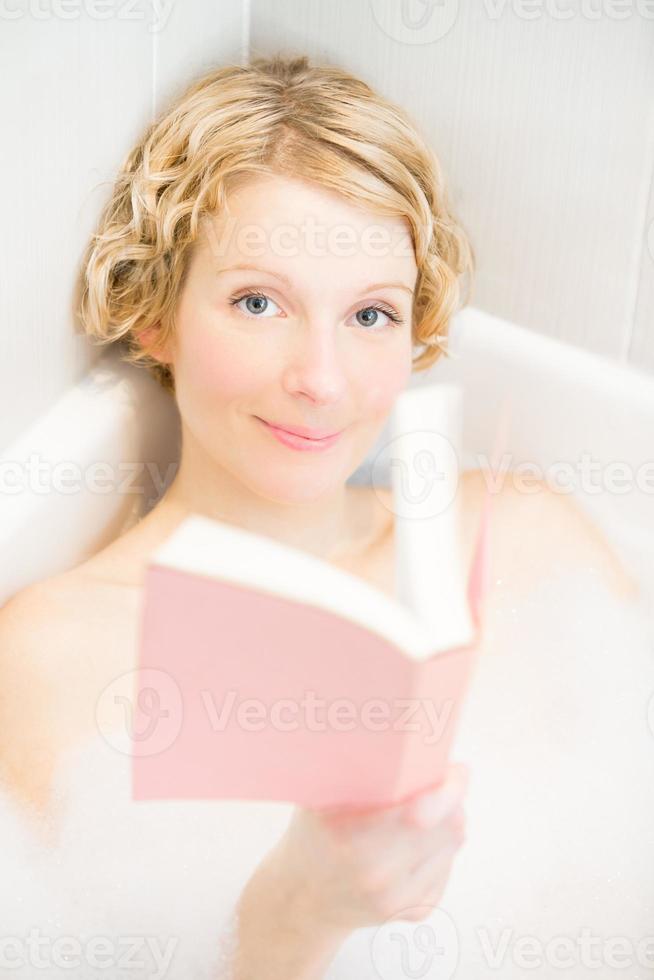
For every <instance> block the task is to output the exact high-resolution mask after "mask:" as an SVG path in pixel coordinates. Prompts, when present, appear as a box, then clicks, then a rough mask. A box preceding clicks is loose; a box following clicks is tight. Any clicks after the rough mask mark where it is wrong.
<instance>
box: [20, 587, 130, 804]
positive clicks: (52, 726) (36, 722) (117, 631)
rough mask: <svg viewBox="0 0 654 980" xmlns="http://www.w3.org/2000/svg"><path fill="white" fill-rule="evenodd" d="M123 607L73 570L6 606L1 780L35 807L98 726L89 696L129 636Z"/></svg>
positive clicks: (104, 679)
mask: <svg viewBox="0 0 654 980" xmlns="http://www.w3.org/2000/svg"><path fill="white" fill-rule="evenodd" d="M121 602H124V600H121ZM120 608H121V606H120V604H119V602H118V599H117V596H116V595H115V594H114V593H113V592H112V590H110V589H106V588H101V587H99V586H98V585H96V584H94V583H93V582H91V581H89V580H87V579H86V578H85V577H84V576H81V575H79V574H78V573H77V572H76V571H75V570H73V571H71V572H66V573H62V574H60V575H56V576H53V577H51V578H48V579H44V580H43V581H40V582H36V583H34V584H31V585H29V586H26V587H25V588H22V589H20V590H19V591H18V592H17V593H16V594H15V595H13V596H12V597H11V598H10V599H9V600H8V601H7V602H6V603H5V604H4V605H3V606H2V608H0V778H2V781H3V782H4V783H5V785H7V786H8V787H9V788H10V789H11V790H12V791H13V792H14V793H15V795H16V796H17V797H18V798H19V799H21V800H22V801H23V802H27V803H29V804H31V805H32V806H35V807H37V809H42V808H44V807H45V806H46V803H47V801H48V799H49V795H50V780H51V776H52V773H53V770H54V767H55V765H56V763H57V761H58V759H59V758H60V756H61V753H62V752H64V751H65V750H66V749H67V748H68V747H72V746H73V745H74V744H75V743H76V742H78V741H79V739H80V737H81V736H82V735H83V734H85V733H89V732H92V731H93V730H94V726H95V716H94V708H95V699H94V698H93V697H90V696H89V694H90V692H94V691H97V690H99V689H101V688H102V685H103V684H105V683H106V682H107V678H108V676H109V675H108V670H109V669H110V663H111V661H110V658H109V657H108V656H107V653H108V650H109V649H110V648H112V649H114V650H116V651H118V654H117V660H118V662H120V650H121V647H122V646H123V644H122V643H121V636H122V637H123V638H124V640H125V643H128V641H129V632H128V617H126V616H124V615H123V616H121V615H120ZM123 608H124V606H123ZM111 669H114V668H111Z"/></svg>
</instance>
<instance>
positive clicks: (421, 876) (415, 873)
mask: <svg viewBox="0 0 654 980" xmlns="http://www.w3.org/2000/svg"><path fill="white" fill-rule="evenodd" d="M460 846H461V844H460V843H458V842H451V843H449V844H446V845H445V846H443V847H442V848H441V849H440V850H438V851H435V852H432V854H430V855H429V856H428V857H427V858H425V859H424V860H423V861H421V862H420V863H419V864H418V865H417V866H416V867H415V868H414V869H413V870H412V872H411V873H410V875H409V877H408V878H407V880H406V882H405V884H404V885H403V886H402V888H401V890H400V891H399V893H398V897H397V912H398V914H400V911H401V909H403V908H412V907H414V906H416V905H420V906H425V905H430V906H432V907H433V908H436V907H437V906H438V903H439V902H440V901H441V899H442V896H443V893H444V892H445V888H446V886H447V882H448V879H449V876H450V873H451V871H452V867H453V865H454V861H455V859H456V856H457V853H458V851H459V848H460Z"/></svg>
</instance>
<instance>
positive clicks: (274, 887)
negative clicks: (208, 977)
mask: <svg viewBox="0 0 654 980" xmlns="http://www.w3.org/2000/svg"><path fill="white" fill-rule="evenodd" d="M236 916H237V918H236V943H235V948H234V951H233V953H232V964H231V972H229V973H228V977H229V980H322V977H323V976H324V973H325V971H326V969H327V967H328V966H329V964H330V963H331V961H332V959H333V958H334V956H335V955H336V953H337V951H338V949H339V947H340V946H341V944H342V943H343V942H344V940H345V939H346V938H347V936H348V932H347V931H344V930H342V931H339V930H337V929H336V928H335V927H330V926H328V925H326V924H323V923H322V922H321V921H320V920H319V916H316V915H315V914H312V911H311V909H310V908H308V906H307V905H306V903H305V901H304V899H303V897H301V896H300V895H299V893H298V892H297V891H296V890H294V889H293V887H292V885H291V884H290V882H287V880H286V879H285V877H284V874H283V865H282V862H281V860H280V858H279V852H278V850H277V849H276V848H273V849H272V850H271V851H269V852H268V854H267V855H266V857H265V858H264V860H263V861H262V862H261V864H260V865H259V866H258V868H257V870H256V871H255V873H254V874H253V876H252V877H251V878H250V880H249V881H248V883H247V885H246V887H245V888H244V890H243V892H242V894H241V897H240V899H239V903H238V906H237V908H236Z"/></svg>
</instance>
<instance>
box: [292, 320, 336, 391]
mask: <svg viewBox="0 0 654 980" xmlns="http://www.w3.org/2000/svg"><path fill="white" fill-rule="evenodd" d="M344 355H345V351H344V350H343V349H342V346H341V345H340V344H339V337H338V336H337V331H336V330H335V329H334V324H333V323H329V324H327V323H325V322H317V321H312V322H305V323H303V324H300V325H298V329H297V332H296V336H295V338H294V343H293V345H292V350H291V353H290V354H289V356H288V359H287V363H286V366H285V369H284V377H283V384H284V388H285V390H286V391H288V392H289V393H290V394H292V395H298V394H299V395H304V396H305V397H306V398H308V399H310V400H311V401H312V402H315V403H316V404H325V405H326V404H329V403H331V402H336V401H338V400H339V399H340V398H342V397H343V394H344V391H345V385H346V375H345V371H344V362H343V358H344Z"/></svg>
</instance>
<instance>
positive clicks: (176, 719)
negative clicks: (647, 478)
mask: <svg viewBox="0 0 654 980" xmlns="http://www.w3.org/2000/svg"><path fill="white" fill-rule="evenodd" d="M460 394H461V393H460V391H459V389H458V388H455V387H453V386H449V385H448V386H445V385H429V386H426V385H423V386H421V387H416V388H413V389H409V390H408V391H406V392H404V393H403V394H402V395H401V396H400V398H399V399H398V402H397V403H396V409H395V413H394V416H393V419H394V430H393V436H392V439H391V441H390V443H389V446H388V447H387V448H390V454H391V456H392V465H391V476H392V485H393V507H394V512H395V532H394V534H395V539H394V544H395V562H396V593H397V596H396V598H395V599H393V598H392V597H390V596H388V595H387V594H386V593H384V592H382V591H380V590H378V589H377V588H375V587H374V586H372V585H371V584H368V583H367V582H366V581H364V580H363V579H362V578H359V577H358V576H356V575H354V574H351V573H349V572H346V571H343V570H341V569H338V568H336V567H335V566H333V565H331V564H329V563H328V562H324V561H322V560H320V559H318V558H316V557H314V556H312V555H310V554H308V553H306V552H303V551H301V550H299V549H295V548H291V547H288V546H286V545H283V544H280V543H278V542H276V541H274V540H272V539H270V538H268V537H264V536H261V535H258V534H254V533H252V532H249V531H246V530H243V529H241V528H238V527H235V526H233V525H230V524H227V523H224V522H220V521H216V520H212V519H209V518H207V517H204V516H200V515H195V514H194V515H190V516H189V517H187V518H186V519H185V520H184V521H183V522H182V523H181V524H180V525H179V526H178V527H177V529H176V530H175V531H174V532H173V533H172V534H171V535H170V537H169V538H168V539H167V540H166V541H165V542H164V544H163V545H162V546H161V547H160V548H159V549H158V550H157V551H156V552H155V553H154V554H153V555H152V557H151V560H150V563H149V566H148V568H147V571H146V579H145V589H144V601H143V607H142V615H141V621H140V638H139V640H140V642H139V670H138V680H137V692H136V699H135V705H136V710H135V715H134V735H133V740H132V745H133V759H132V793H133V798H134V799H135V800H146V799H191V798H195V799H197V798H204V799H218V798H223V799H259V800H279V801H287V802H293V803H296V804H298V805H302V806H311V807H324V806H348V807H361V806H363V807H367V806H375V805H389V804H392V803H396V802H399V801H401V800H402V799H405V798H406V797H408V796H410V795H412V794H413V793H415V792H417V791H418V790H420V789H422V788H425V787H427V786H431V785H434V784H436V783H437V782H439V781H440V779H441V778H442V777H443V775H444V769H445V766H446V764H447V761H448V753H449V749H450V746H451V743H452V739H453V737H454V734H455V730H456V724H457V719H458V717H459V713H460V710H461V707H462V703H463V699H464V696H465V691H466V688H467V685H468V681H469V677H470V673H471V670H472V668H473V664H474V659H475V656H476V653H477V648H478V641H479V634H480V610H481V600H482V593H483V587H484V581H485V572H486V568H487V557H488V547H487V545H488V523H489V513H490V509H489V506H488V505H489V500H490V497H489V495H488V493H487V494H486V498H485V504H484V508H483V512H482V518H481V521H480V526H479V531H478V535H477V540H476V546H475V549H474V556H473V560H472V563H471V565H470V568H469V569H468V570H464V569H463V568H462V562H461V554H460V549H459V523H458V522H459V516H458V498H457V497H456V494H455V493H454V494H452V489H453V488H454V490H456V484H457V480H458V475H459V474H458V472H456V470H457V467H458V450H459V441H460V437H461V432H460V429H461V404H460V401H461V399H460ZM448 447H449V448H448ZM419 461H421V462H420V464H419ZM435 463H436V464H437V465H436V466H435V465H434V464H435ZM412 480H413V483H412V482H411V481H412ZM430 481H431V483H430ZM425 487H427V489H428V490H429V492H425ZM430 494H431V496H430ZM450 496H451V497H452V499H449V497H450ZM430 500H431V503H430Z"/></svg>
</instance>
